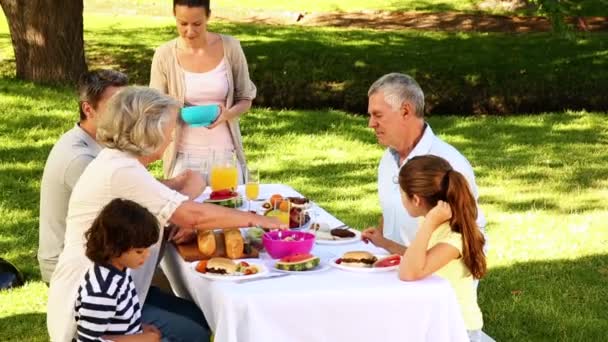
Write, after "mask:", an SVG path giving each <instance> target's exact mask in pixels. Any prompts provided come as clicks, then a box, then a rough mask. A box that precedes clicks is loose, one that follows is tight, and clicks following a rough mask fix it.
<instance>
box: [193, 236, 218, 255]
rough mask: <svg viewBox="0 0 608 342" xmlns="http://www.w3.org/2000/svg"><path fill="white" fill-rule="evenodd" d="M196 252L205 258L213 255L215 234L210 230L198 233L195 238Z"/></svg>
mask: <svg viewBox="0 0 608 342" xmlns="http://www.w3.org/2000/svg"><path fill="white" fill-rule="evenodd" d="M197 243H198V250H199V251H200V252H201V253H202V254H203V256H205V257H210V256H212V255H213V253H215V249H216V247H217V246H216V244H215V234H214V233H213V231H212V230H206V231H199V232H198V236H197Z"/></svg>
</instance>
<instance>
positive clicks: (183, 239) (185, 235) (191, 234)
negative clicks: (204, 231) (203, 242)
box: [169, 226, 196, 245]
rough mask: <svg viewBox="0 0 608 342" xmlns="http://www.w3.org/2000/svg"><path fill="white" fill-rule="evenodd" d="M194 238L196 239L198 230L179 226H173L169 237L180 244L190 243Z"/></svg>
mask: <svg viewBox="0 0 608 342" xmlns="http://www.w3.org/2000/svg"><path fill="white" fill-rule="evenodd" d="M194 239H196V230H192V229H186V228H179V227H177V226H176V227H174V228H173V230H172V231H171V235H170V237H169V240H171V241H173V242H175V243H176V244H178V245H181V244H184V243H188V242H190V241H193V240H194Z"/></svg>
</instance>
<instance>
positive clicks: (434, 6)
mask: <svg viewBox="0 0 608 342" xmlns="http://www.w3.org/2000/svg"><path fill="white" fill-rule="evenodd" d="M483 3H484V1H483V0H377V1H368V0H348V1H344V0H307V1H303V0H296V1H294V0H263V1H260V0H214V1H212V2H211V9H212V10H214V9H219V11H220V12H221V9H231V10H239V11H247V10H251V9H253V10H269V11H290V12H328V11H332V12H353V11H365V10H382V11H424V12H445V11H458V12H489V13H504V14H509V13H510V12H509V11H507V10H505V9H502V8H487V7H483ZM562 3H563V5H564V7H565V9H566V11H567V13H569V14H573V15H585V16H598V15H604V16H606V15H608V0H565V1H563V0H562ZM171 6H172V1H170V0H156V1H149V0H126V1H125V0H104V1H102V0H85V9H86V10H89V11H99V10H112V11H116V10H117V8H123V9H131V10H132V11H137V12H138V13H149V14H155V15H170V13H171V10H172V9H171ZM515 13H516V14H526V15H534V14H535V13H536V8H535V7H534V6H530V8H523V9H519V10H517V11H515Z"/></svg>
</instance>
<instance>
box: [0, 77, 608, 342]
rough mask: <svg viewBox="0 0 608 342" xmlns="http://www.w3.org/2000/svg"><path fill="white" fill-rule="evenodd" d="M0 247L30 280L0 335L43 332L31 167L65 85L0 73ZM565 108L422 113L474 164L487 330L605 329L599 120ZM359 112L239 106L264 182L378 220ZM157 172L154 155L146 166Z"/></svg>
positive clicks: (374, 156) (38, 160)
mask: <svg viewBox="0 0 608 342" xmlns="http://www.w3.org/2000/svg"><path fill="white" fill-rule="evenodd" d="M0 89H1V94H2V95H1V96H0V108H2V110H1V111H0V186H1V188H2V189H3V191H2V194H1V195H0V215H1V216H2V218H3V224H2V225H1V226H0V257H3V258H6V259H8V260H10V261H12V262H14V263H16V264H17V265H19V266H20V267H21V268H22V269H23V271H24V272H25V274H26V276H27V278H28V279H29V283H28V285H27V286H26V287H24V288H22V289H18V290H14V291H8V292H6V291H5V292H1V293H0V308H1V310H0V340H2V341H5V340H12V341H24V340H28V341H29V340H36V341H37V340H41V341H42V340H44V339H45V325H44V324H45V323H44V322H45V316H44V312H45V311H46V308H45V300H46V288H45V286H44V285H43V284H42V283H41V282H40V280H39V279H40V278H39V274H38V267H37V262H36V258H35V254H36V248H37V215H38V196H39V180H40V177H41V172H42V168H43V166H44V162H45V158H46V155H47V153H48V152H49V150H50V148H51V146H52V144H53V142H54V141H55V140H56V139H57V138H58V137H59V136H60V135H61V134H62V132H64V131H66V130H68V129H69V128H70V127H71V126H72V125H73V122H74V120H75V119H76V117H77V114H76V111H75V108H76V102H75V100H74V99H73V97H72V92H71V90H68V89H65V88H50V87H42V86H33V85H31V84H28V83H24V82H19V81H14V80H10V79H6V78H3V79H0ZM606 119H607V116H606V115H605V114H600V113H585V112H566V113H558V114H544V115H536V116H515V117H501V118H496V117H475V118H472V117H469V118H466V117H456V116H447V117H431V118H429V121H430V123H431V125H432V126H433V128H434V130H435V131H436V132H437V133H438V134H439V135H440V136H441V137H442V138H444V139H445V140H447V141H448V142H450V143H452V144H454V145H455V146H456V147H457V148H459V149H460V150H461V151H462V152H463V153H464V154H465V155H466V156H468V157H469V159H470V160H471V162H472V164H473V165H474V168H475V171H476V174H477V177H478V184H479V187H480V193H481V205H482V207H483V209H484V211H485V212H486V214H487V217H488V220H489V224H488V234H489V241H490V253H489V264H490V272H489V274H488V276H487V278H485V279H484V280H483V281H482V284H481V287H480V293H479V298H480V304H481V307H482V309H483V311H484V315H485V328H484V330H485V331H487V332H488V333H489V334H490V335H491V336H493V337H495V338H496V339H497V340H499V341H511V340H530V341H537V340H546V341H558V340H560V341H561V340H569V341H578V340H589V341H595V340H601V338H602V337H604V336H605V331H606V329H608V323H607V322H606V320H605V319H604V318H605V312H606V310H607V309H608V305H607V304H606V301H605V298H606V296H608V288H607V287H606V286H605V284H606V281H608V234H607V233H606V231H605V222H606V221H607V220H608V210H607V207H606V204H605V198H606V196H607V195H608V192H607V190H606V189H607V188H608V151H607V150H606V148H605V146H606V144H607V143H608V120H606ZM366 123H367V122H366V118H365V117H361V116H353V115H349V114H347V113H344V112H341V111H335V110H326V111H305V110H282V111H281V110H271V109H263V108H256V109H254V110H253V111H252V112H251V113H249V114H247V115H245V117H244V118H243V134H244V136H245V148H246V151H247V155H248V158H249V159H250V162H251V164H252V165H253V166H255V167H257V168H259V169H260V170H261V174H262V177H263V182H280V183H287V184H289V185H291V186H293V187H295V188H296V189H298V190H300V191H301V192H303V193H304V194H306V195H307V196H309V197H310V198H312V199H313V200H315V201H317V202H318V203H320V204H321V205H322V206H323V207H325V208H327V209H328V210H329V211H330V212H332V213H334V214H335V215H336V216H338V217H339V218H341V219H343V220H344V221H346V222H347V223H348V224H350V225H352V226H354V227H357V228H363V227H365V226H368V225H372V224H374V223H375V222H376V220H377V218H378V215H379V208H378V204H377V197H376V184H375V179H376V167H377V163H378V160H379V157H380V155H381V153H382V149H381V148H380V147H379V146H378V145H377V144H376V141H375V138H374V136H373V134H372V133H371V132H369V131H368V129H367V128H366ZM156 170H157V171H158V168H157V169H156Z"/></svg>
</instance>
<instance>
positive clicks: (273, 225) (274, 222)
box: [249, 214, 289, 230]
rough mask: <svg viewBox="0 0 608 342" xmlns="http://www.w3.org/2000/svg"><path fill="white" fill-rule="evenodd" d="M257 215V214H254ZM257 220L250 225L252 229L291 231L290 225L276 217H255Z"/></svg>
mask: <svg viewBox="0 0 608 342" xmlns="http://www.w3.org/2000/svg"><path fill="white" fill-rule="evenodd" d="M254 215H255V214H254ZM255 216H256V220H255V221H254V222H251V223H249V226H250V227H261V228H266V229H281V230H286V229H289V225H288V224H285V223H283V222H281V221H279V219H278V218H276V217H268V216H262V215H255Z"/></svg>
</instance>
